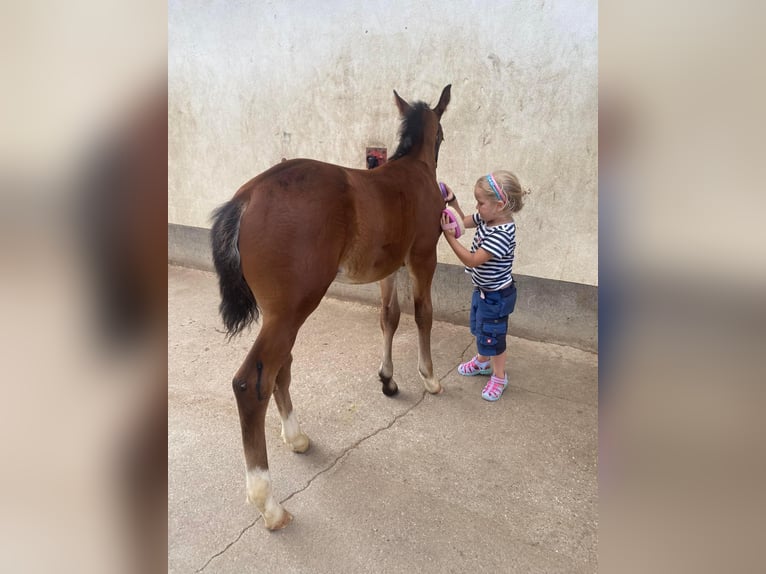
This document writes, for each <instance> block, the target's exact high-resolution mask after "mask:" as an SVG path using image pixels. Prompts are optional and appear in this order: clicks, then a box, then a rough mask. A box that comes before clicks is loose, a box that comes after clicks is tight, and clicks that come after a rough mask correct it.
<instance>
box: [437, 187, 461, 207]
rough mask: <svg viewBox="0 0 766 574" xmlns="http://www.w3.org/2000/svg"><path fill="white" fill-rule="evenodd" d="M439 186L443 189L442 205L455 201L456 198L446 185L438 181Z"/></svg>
mask: <svg viewBox="0 0 766 574" xmlns="http://www.w3.org/2000/svg"><path fill="white" fill-rule="evenodd" d="M439 185H440V186H443V187H444V192H443V199H444V203H446V204H450V203H452V202H453V201H456V200H457V198H456V197H455V194H454V193H453V191H452V189H451V188H450V186H449V185H447V184H446V183H444V182H443V181H440V182H439Z"/></svg>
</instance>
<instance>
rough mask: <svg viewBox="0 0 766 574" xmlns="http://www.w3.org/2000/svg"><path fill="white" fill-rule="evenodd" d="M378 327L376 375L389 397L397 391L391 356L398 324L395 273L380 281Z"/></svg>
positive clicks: (398, 312)
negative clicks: (379, 353)
mask: <svg viewBox="0 0 766 574" xmlns="http://www.w3.org/2000/svg"><path fill="white" fill-rule="evenodd" d="M380 298H381V307H380V328H381V330H382V331H383V360H382V361H381V363H380V369H379V370H378V376H379V377H380V382H381V383H382V384H383V394H385V395H388V396H389V397H390V396H392V395H395V394H396V393H397V392H398V391H399V387H397V385H396V382H395V381H394V362H393V360H392V358H391V346H392V341H393V339H394V333H395V332H396V328H397V327H398V326H399V317H400V315H401V311H400V309H399V298H398V296H397V294H396V273H393V274H391V275H389V276H388V277H386V278H385V279H383V280H382V281H381V282H380Z"/></svg>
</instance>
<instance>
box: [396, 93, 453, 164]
mask: <svg viewBox="0 0 766 574" xmlns="http://www.w3.org/2000/svg"><path fill="white" fill-rule="evenodd" d="M451 87H452V85H451V84H450V85H448V86H446V87H445V88H444V89H443V90H442V95H441V97H440V98H439V103H438V104H437V105H436V107H435V108H434V109H431V108H430V107H429V106H428V104H426V103H424V102H416V103H415V104H414V105H410V104H408V103H407V102H406V101H404V100H403V99H402V98H401V97H400V96H399V94H397V93H396V90H394V101H395V102H396V107H397V108H399V113H400V114H401V116H402V127H401V129H400V139H399V147H397V149H396V152H395V153H394V155H393V156H392V157H391V160H395V159H398V158H400V157H404V156H406V155H410V154H411V153H421V154H423V155H424V157H423V159H424V160H426V161H429V160H430V159H431V157H430V152H429V151H427V150H429V149H433V162H434V164H433V165H434V169H435V168H436V164H437V163H438V161H439V147H440V146H441V143H442V141H444V132H443V131H442V125H441V117H442V114H444V112H445V110H446V109H447V105H448V104H449V100H450V88H451Z"/></svg>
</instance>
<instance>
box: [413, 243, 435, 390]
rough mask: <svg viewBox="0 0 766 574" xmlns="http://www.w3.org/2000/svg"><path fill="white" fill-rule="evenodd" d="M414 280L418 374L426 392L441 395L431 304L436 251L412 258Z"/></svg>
mask: <svg viewBox="0 0 766 574" xmlns="http://www.w3.org/2000/svg"><path fill="white" fill-rule="evenodd" d="M407 268H408V270H409V272H410V277H411V278H412V298H413V300H414V304H415V324H416V325H417V326H418V372H419V373H420V377H421V378H422V379H423V385H424V386H425V387H426V390H427V391H428V392H429V393H432V394H438V393H441V392H442V391H443V390H444V389H443V388H442V386H441V384H439V381H437V380H436V379H435V378H434V364H433V361H432V359H431V327H432V325H433V306H432V304H431V281H432V280H433V276H434V272H435V271H436V251H435V250H434V251H433V253H432V254H429V256H427V257H424V258H416V259H413V258H412V257H411V258H410V260H409V261H408V263H407Z"/></svg>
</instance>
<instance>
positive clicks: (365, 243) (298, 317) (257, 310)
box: [211, 86, 450, 530]
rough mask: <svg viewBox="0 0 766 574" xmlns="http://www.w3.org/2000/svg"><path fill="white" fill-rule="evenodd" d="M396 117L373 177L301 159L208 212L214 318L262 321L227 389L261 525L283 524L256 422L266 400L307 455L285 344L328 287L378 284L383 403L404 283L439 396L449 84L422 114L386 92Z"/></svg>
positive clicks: (237, 325) (422, 360)
mask: <svg viewBox="0 0 766 574" xmlns="http://www.w3.org/2000/svg"><path fill="white" fill-rule="evenodd" d="M394 97H395V101H396V105H397V107H398V108H399V112H400V114H401V115H402V118H403V119H402V127H401V130H400V136H401V137H400V141H399V147H398V148H397V150H396V152H395V153H394V155H393V156H392V157H391V159H390V160H389V161H388V163H386V164H384V165H382V166H380V167H378V168H375V169H373V170H360V169H349V168H345V167H340V166H337V165H331V164H328V163H322V162H319V161H314V160H309V159H294V160H289V161H283V162H281V163H279V164H277V165H275V166H274V167H272V168H271V169H269V170H267V171H265V172H264V173H262V174H260V175H258V176H257V177H255V178H254V179H252V180H250V181H249V182H247V183H246V184H245V185H243V186H242V187H241V188H240V189H239V191H237V193H236V194H235V195H234V197H233V198H232V200H231V201H229V202H228V203H225V204H224V205H222V206H221V207H219V208H218V209H217V210H216V211H215V212H214V214H213V228H212V233H211V241H212V250H213V260H214V263H215V269H216V272H217V273H218V279H219V286H220V291H221V305H220V311H221V315H222V317H223V321H224V324H225V326H226V329H227V331H228V333H229V337H232V336H234V335H236V334H238V333H240V332H241V331H242V330H243V329H244V328H245V327H246V326H248V325H249V324H250V323H251V322H252V321H254V320H255V321H257V320H258V318H259V315H260V314H262V315H263V324H262V326H261V330H260V332H259V333H258V336H257V337H256V340H255V344H254V345H253V347H252V348H251V349H250V352H249V353H248V355H247V357H246V358H245V361H244V363H242V366H241V367H240V368H239V370H238V371H237V373H236V375H235V376H234V380H233V381H232V386H233V389H234V395H235V396H236V399H237V407H238V409H239V419H240V424H241V427H242V443H243V446H244V450H245V462H246V465H247V474H246V480H247V499H248V501H250V502H251V503H253V504H255V505H256V506H257V507H258V510H259V511H260V512H261V514H262V515H263V520H264V522H265V524H266V527H267V528H269V529H271V530H276V529H279V528H282V527H284V526H286V525H287V524H288V523H289V522H290V520H291V519H292V517H291V515H290V513H289V512H287V511H286V510H284V508H282V506H281V505H280V504H279V503H278V502H277V501H276V500H275V499H274V496H273V494H272V488H271V479H270V475H269V470H268V469H269V465H268V459H267V455H266V440H265V437H264V421H265V417H266V408H267V407H268V403H269V398H270V397H271V395H272V393H273V394H274V398H275V400H276V403H277V408H278V409H279V414H280V417H281V419H282V439H283V440H284V441H285V443H287V445H288V446H290V448H292V450H293V451H295V452H305V451H306V450H307V449H308V447H309V439H308V437H307V436H306V435H305V434H304V433H303V432H302V431H301V429H300V426H299V424H298V420H297V418H296V416H295V414H294V413H293V405H292V402H291V400H290V390H289V389H290V365H291V363H292V354H291V351H292V347H293V344H294V342H295V338H296V336H297V334H298V329H299V328H300V327H301V325H302V324H303V323H304V321H305V320H306V318H307V317H308V316H309V315H310V314H311V313H312V312H313V311H314V309H316V307H317V305H319V303H320V301H321V300H322V297H323V296H324V294H325V292H326V291H327V288H328V287H329V286H330V284H331V283H332V282H333V281H334V280H342V281H343V280H345V281H348V282H351V283H370V282H373V281H380V290H381V297H382V300H383V306H382V309H381V313H380V325H381V328H382V330H383V341H384V343H383V361H382V363H381V365H380V369H379V371H378V375H379V377H380V380H381V382H382V385H383V392H384V393H385V394H386V395H394V394H396V392H397V390H398V388H397V385H396V382H395V381H394V379H393V373H394V367H393V363H392V361H391V341H392V338H393V336H394V332H395V331H396V328H397V326H398V324H399V302H398V299H397V294H396V282H395V274H396V271H397V270H398V269H399V268H400V267H402V266H403V265H407V268H408V270H409V273H410V276H411V277H412V288H413V299H414V303H415V322H416V324H417V327H418V335H419V337H418V343H419V361H418V370H419V372H420V375H421V377H422V379H423V382H424V385H425V388H426V390H427V391H428V392H430V393H439V392H441V390H442V388H441V385H440V384H439V382H438V381H437V380H436V379H434V374H433V364H432V362H431V324H432V315H433V312H432V307H431V280H432V278H433V274H434V270H435V269H436V243H437V241H438V240H439V234H440V233H441V228H440V214H441V211H442V209H443V208H444V202H443V200H442V197H441V193H440V191H439V187H438V184H437V181H436V162H437V158H438V155H439V146H440V144H441V142H442V139H443V136H442V128H441V124H440V123H439V121H440V119H441V116H442V114H443V113H444V111H445V110H446V108H447V104H449V100H450V86H447V87H445V88H444V90H443V91H442V94H441V97H440V99H439V103H438V104H437V106H436V107H435V108H434V109H430V108H429V106H428V105H426V104H425V103H423V102H417V103H415V104H414V105H410V104H408V103H407V102H405V101H404V100H403V99H402V98H401V97H399V94H397V93H396V91H394Z"/></svg>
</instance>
